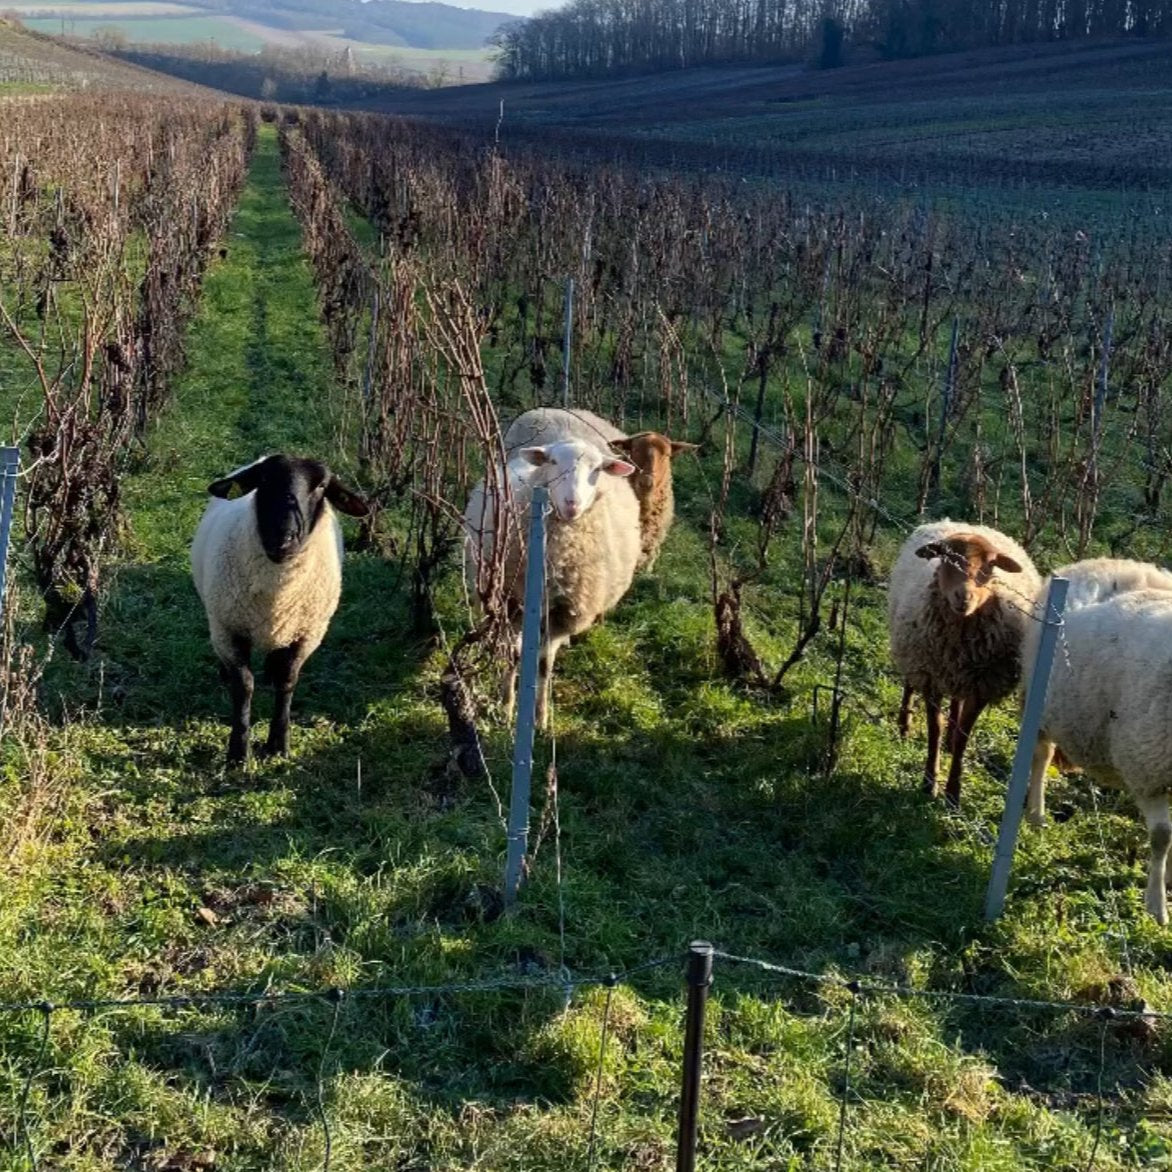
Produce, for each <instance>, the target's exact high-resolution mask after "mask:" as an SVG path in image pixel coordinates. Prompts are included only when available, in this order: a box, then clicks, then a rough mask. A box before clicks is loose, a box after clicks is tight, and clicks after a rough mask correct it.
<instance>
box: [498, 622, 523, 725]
mask: <svg viewBox="0 0 1172 1172" xmlns="http://www.w3.org/2000/svg"><path fill="white" fill-rule="evenodd" d="M520 661H521V636H520V634H519V633H518V635H517V647H516V654H515V655H514V656H513V657H512V659H511V660H510V661H509V665H508V666H507V667H506V668H505V674H504V675H503V676H502V677H501V703H502V704H503V705H504V706H505V724H508V725H511V724H512V723H513V721H514V719H515V718H516V714H517V668H518V665H519V664H520Z"/></svg>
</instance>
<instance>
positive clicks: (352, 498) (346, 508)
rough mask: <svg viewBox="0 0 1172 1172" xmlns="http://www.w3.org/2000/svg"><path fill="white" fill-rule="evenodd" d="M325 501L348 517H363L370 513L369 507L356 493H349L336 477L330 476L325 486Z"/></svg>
mask: <svg viewBox="0 0 1172 1172" xmlns="http://www.w3.org/2000/svg"><path fill="white" fill-rule="evenodd" d="M326 500H328V501H329V502H330V504H331V505H333V506H334V508H335V509H337V510H338V512H339V513H345V514H346V515H347V516H349V517H365V516H366V515H367V514H368V513H369V512H370V505H368V504H367V503H366V501H364V500H363V499H362V497H360V496H359V495H358V494H357V493H356V492H351V491H350V490H349V489H348V488H347V487H346V486H345V485H344V484H343V483H342V482H341V481H340V480H339V479H338V478H337V477H336V476H331V477H330V480H329V483H328V484H327V485H326Z"/></svg>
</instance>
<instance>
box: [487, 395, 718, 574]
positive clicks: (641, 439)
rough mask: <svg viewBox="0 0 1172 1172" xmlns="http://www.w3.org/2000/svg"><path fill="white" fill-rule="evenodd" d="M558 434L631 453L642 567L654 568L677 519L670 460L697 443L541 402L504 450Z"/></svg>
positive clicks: (517, 424)
mask: <svg viewBox="0 0 1172 1172" xmlns="http://www.w3.org/2000/svg"><path fill="white" fill-rule="evenodd" d="M555 427H556V428H557V429H558V432H559V434H562V435H565V436H568V437H573V438H577V439H584V440H588V441H590V442H592V443H598V441H599V440H604V441H606V443H608V444H609V445H610V446H611V447H612V448H613V449H614V450H615V451H618V452H622V453H624V454H625V455H627V456H629V457H630V460H631V463H632V464H634V465H635V468H636V470H637V472H636V475H635V476H634V477H633V478H632V480H631V486H632V487H633V488H634V490H635V496H636V497H637V498H638V500H639V529H640V533H641V534H642V541H641V552H640V555H639V565H638V566H637V567H636V569H637V570H651V569H654V568H655V562H656V560H657V558H658V557H659V550H660V547H661V546H662V545H663V542H664V539H665V538H666V537H667V533H668V530H669V529H670V528H671V524H672V521H673V520H674V518H675V497H674V494H673V491H672V473H671V461H672V460H673V459H674V458H675V457H676V456H678V455H680V454H681V453H683V452H694V451H696V450H697V449H698V447H699V445H698V444H690V443H685V442H684V441H682V440H673V439H670V438H668V437H667V436H665V435H661V434H660V433H659V432H657V431H641V432H637V433H636V434H634V435H626V434H625V433H624V432H622V431H620V430H619V429H618V428H617V427H615V425H614V424H613V423H611V422H609V421H608V420H606V419H603V418H602V417H601V416H599V415H595V414H594V412H592V411H583V410H579V409H577V408H575V409H573V410H569V409H565V410H563V409H560V408H557V407H539V408H537V409H535V410H533V411H526V412H525V414H524V415H522V416H520V417H519V418H517V419H516V420H514V421H513V423H512V425H511V426H510V427H509V429H508V431H506V432H505V437H504V444H505V451H506V452H507V453H509V454H512V453H514V452H516V451H518V450H519V449H520V448H522V447H524V446H525V445H526V444H532V443H535V442H538V441H539V440H540V439H541V438H542V437H543V436H544V435H546V434H547V433H550V429H551V428H555Z"/></svg>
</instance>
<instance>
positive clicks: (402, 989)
mask: <svg viewBox="0 0 1172 1172" xmlns="http://www.w3.org/2000/svg"><path fill="white" fill-rule="evenodd" d="M681 959H682V954H678V953H677V954H672V955H668V956H659V957H655V958H653V959H650V960H646V961H643V962H641V963H639V964H636V965H633V966H632V967H630V968H628V969H624V970H623V971H621V972H619V973H615V972H609V973H607V975H606V976H600V977H580V978H573V977H569V976H568V975H567V974H565V973H561V974H558V976H557V977H555V978H550V977H545V978H542V977H536V978H535V977H498V978H488V979H484V980H479V981H464V982H449V983H446V984H437V985H376V986H367V987H361V988H342V987H339V986H334V987H332V988H329V989H318V990H313V991H304V992H302V991H294V992H280V991H273V990H271V989H269V990H260V991H257V992H252V993H247V992H237V991H231V990H229V991H216V992H207V993H189V994H176V995H173V996H166V997H159V996H140V997H94V998H77V999H74V1000H69V1001H59V1002H53V1001H48V1000H42V1001H0V1015H8V1014H27V1013H38V1014H40V1015H41V1023H42V1024H41V1034H40V1040H39V1043H38V1045H37V1053H36V1057H35V1058H34V1060H33V1063H32V1065H31V1066H30V1068H29V1071H28V1074H27V1076H26V1077H25V1080H24V1084H23V1086H22V1088H21V1094H20V1098H19V1101H18V1106H17V1120H16V1128H15V1135H16V1136H18V1137H19V1140H17V1139H14V1140H13V1141H12V1144H11V1146H12V1148H13V1150H14V1151H15V1148H16V1145H17V1143H19V1144H20V1145H21V1146H22V1147H23V1148H24V1154H25V1158H26V1161H27V1163H28V1166H29V1168H30V1169H31V1170H32V1172H37V1169H38V1167H39V1163H38V1160H37V1156H36V1149H35V1147H34V1145H33V1138H32V1129H31V1127H30V1125H29V1100H30V1097H31V1095H32V1088H33V1084H34V1083H35V1081H36V1079H37V1076H38V1075H39V1074H40V1073H42V1072H43V1070H44V1069H45V1059H46V1056H47V1054H48V1050H49V1041H50V1036H51V1030H52V1018H53V1014H55V1013H62V1012H75V1013H95V1012H97V1011H101V1010H128V1011H129V1010H134V1009H151V1008H162V1009H195V1008H206V1007H210V1006H234V1007H242V1006H253V1007H259V1006H261V1005H278V1004H306V1003H311V1002H315V1001H325V1002H327V1003H328V1004H330V1005H332V1006H333V1014H332V1016H331V1019H330V1027H329V1032H328V1034H327V1037H326V1041H325V1044H324V1046H323V1047H322V1052H321V1056H320V1057H319V1059H318V1064H317V1073H316V1080H315V1087H314V1108H315V1114H316V1115H317V1118H318V1123H319V1125H320V1127H321V1132H322V1141H323V1162H322V1170H323V1172H329V1168H330V1163H331V1159H332V1155H333V1133H332V1130H331V1128H330V1123H329V1116H328V1113H327V1112H326V1108H325V1071H326V1063H327V1061H328V1059H329V1056H330V1053H331V1051H332V1049H333V1044H334V1039H335V1037H336V1035H337V1030H338V1023H339V1019H340V1017H341V1011H342V1006H343V1004H344V1003H345V1002H347V1001H352V1000H358V999H371V998H381V999H388V998H402V997H438V996H451V995H460V994H469V993H508V992H533V991H543V990H544V991H547V992H551V993H552V992H560V991H564V990H565V989H566V988H567V984H568V986H569V988H570V989H571V991H572V990H577V989H585V988H597V987H603V988H605V989H606V990H607V1000H606V1008H605V1011H604V1017H603V1026H602V1029H603V1039H602V1044H601V1047H600V1059H599V1061H600V1063H601V1061H602V1057H601V1056H602V1055H604V1054H605V1049H606V1036H607V1033H608V1031H609V1021H610V1008H611V999H612V996H613V993H614V990H615V988H616V987H617V986H618V985H619V984H621V983H623V982H624V981H627V980H629V979H630V978H631V977H632V976H635V975H637V974H639V973H644V972H649V971H651V970H653V969H658V968H663V967H665V966H667V965H671V964H677V963H679V961H680V960H681ZM600 1094H601V1068H600V1073H599V1084H598V1088H597V1090H596V1095H600ZM597 1111H598V1104H597V1101H596V1103H595V1109H594V1116H593V1118H592V1120H591V1141H590V1142H591V1148H592V1149H593V1146H594V1143H595V1139H594V1137H595V1133H596V1127H597Z"/></svg>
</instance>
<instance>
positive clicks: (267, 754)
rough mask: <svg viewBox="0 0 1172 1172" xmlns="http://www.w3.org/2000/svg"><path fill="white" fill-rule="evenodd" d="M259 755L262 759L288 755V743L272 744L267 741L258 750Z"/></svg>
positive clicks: (268, 759) (266, 759) (269, 759)
mask: <svg viewBox="0 0 1172 1172" xmlns="http://www.w3.org/2000/svg"><path fill="white" fill-rule="evenodd" d="M256 755H257V757H258V758H259V759H260V760H262V761H271V760H272V759H273V758H274V757H288V756H289V746H288V745H271V744H269V742H268V741H266V742H265V743H264V744H263V745H261V746H260V748H258V749H257V751H256Z"/></svg>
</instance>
